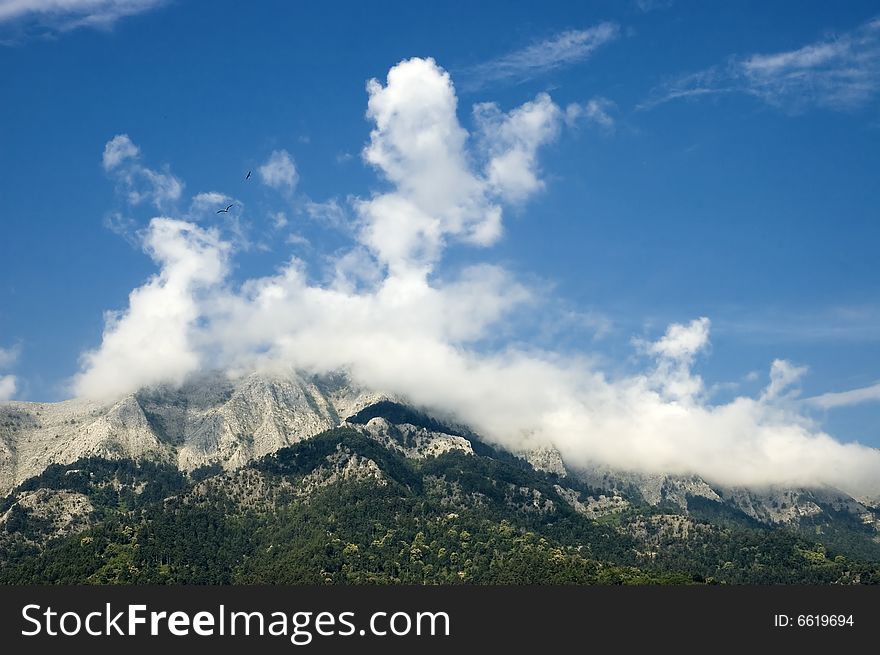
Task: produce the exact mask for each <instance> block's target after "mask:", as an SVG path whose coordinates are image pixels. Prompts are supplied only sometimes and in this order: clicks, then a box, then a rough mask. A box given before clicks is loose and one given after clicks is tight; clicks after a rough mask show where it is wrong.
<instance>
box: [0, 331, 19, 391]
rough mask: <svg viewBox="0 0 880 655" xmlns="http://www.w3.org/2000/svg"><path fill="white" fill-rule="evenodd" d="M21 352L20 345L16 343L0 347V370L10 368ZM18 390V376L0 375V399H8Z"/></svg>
mask: <svg viewBox="0 0 880 655" xmlns="http://www.w3.org/2000/svg"><path fill="white" fill-rule="evenodd" d="M20 353H21V346H20V345H19V344H16V345H14V346H12V347H11V348H0V371H3V370H4V369H8V368H11V367H12V366H13V365H14V364H15V363H16V362H17V361H18V356H19V354H20ZM17 390H18V378H16V377H15V376H14V375H0V401H3V400H9V399H10V398H12V397H13V396H14V395H15V392H16V391H17Z"/></svg>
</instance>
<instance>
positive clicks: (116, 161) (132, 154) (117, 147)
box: [103, 134, 141, 172]
mask: <svg viewBox="0 0 880 655" xmlns="http://www.w3.org/2000/svg"><path fill="white" fill-rule="evenodd" d="M140 154H141V151H140V148H138V147H137V146H136V145H135V144H133V143H132V142H131V138H129V136H128V135H127V134H117V135H116V136H114V137H113V138H112V139H110V140H109V141H108V142H107V144H106V145H105V146H104V157H103V164H104V170H105V171H108V172H109V171H112V170H113V169H114V168H116V167H118V166H119V165H120V164H121V163H122V162H124V161H125V160H126V159H137V158H138V157H139V156H140Z"/></svg>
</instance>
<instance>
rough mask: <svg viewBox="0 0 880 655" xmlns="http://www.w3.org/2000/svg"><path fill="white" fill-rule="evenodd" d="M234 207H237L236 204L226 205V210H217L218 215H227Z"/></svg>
mask: <svg viewBox="0 0 880 655" xmlns="http://www.w3.org/2000/svg"><path fill="white" fill-rule="evenodd" d="M233 207H235V203H233V204H231V205H226V209H218V210H217V213H218V214H226V213H227V212H228V211H229V210H230V209H232V208H233Z"/></svg>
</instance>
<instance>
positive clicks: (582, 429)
mask: <svg viewBox="0 0 880 655" xmlns="http://www.w3.org/2000/svg"><path fill="white" fill-rule="evenodd" d="M368 94H369V101H368V111H367V116H368V118H369V119H370V120H371V121H372V122H373V130H372V132H371V135H370V140H369V143H368V145H367V147H366V148H365V150H364V159H365V161H366V162H367V163H368V164H370V165H372V166H373V167H375V169H376V170H377V171H378V172H379V174H380V175H381V177H383V178H384V180H385V181H387V182H388V184H389V186H390V188H388V189H386V190H383V191H382V192H376V193H375V194H374V195H372V196H370V197H368V198H358V199H355V201H354V206H355V208H356V212H357V220H358V221H359V222H360V229H359V230H358V231H357V232H356V233H355V236H356V238H357V242H356V243H354V244H353V245H352V246H351V248H350V249H349V250H348V251H346V252H342V253H340V254H338V256H337V257H336V268H335V271H334V275H333V276H331V279H328V280H327V281H325V282H323V283H321V282H316V281H315V280H313V279H311V278H310V276H309V274H308V272H307V271H308V268H307V266H306V264H305V263H304V262H303V261H300V260H299V259H296V258H291V259H290V260H289V261H288V262H286V263H285V264H284V265H282V266H281V267H280V268H279V269H278V270H277V271H276V272H275V273H274V274H272V275H269V276H265V277H259V278H255V279H250V280H247V281H245V282H243V283H241V284H238V285H236V284H234V283H233V282H232V281H231V280H230V278H229V273H230V268H231V267H230V265H229V255H230V253H231V251H232V250H233V244H232V243H229V242H227V241H226V240H224V239H223V238H221V237H220V236H219V235H218V234H217V233H216V232H215V231H212V230H208V229H204V228H201V227H198V226H196V225H194V224H192V223H188V222H184V221H180V220H175V219H172V218H156V219H153V221H152V222H151V223H150V226H149V228H148V230H147V231H146V233H145V236H144V246H145V250H146V251H147V253H148V254H149V255H150V256H151V257H153V259H154V260H155V261H156V264H157V266H158V267H159V272H158V273H157V274H156V275H155V276H153V277H152V278H151V279H150V280H148V281H147V282H146V283H145V284H144V285H143V286H141V287H139V288H138V289H135V290H134V291H133V292H132V293H131V296H130V298H129V306H128V308H127V309H125V310H124V311H122V312H117V313H111V314H110V315H108V320H107V324H106V327H105V331H104V336H103V342H102V344H101V345H100V347H98V348H97V349H95V350H94V351H91V352H89V353H86V355H84V357H83V370H82V372H81V373H80V374H79V376H78V377H77V378H76V380H75V381H74V382H75V390H76V392H77V393H79V394H83V395H90V396H107V395H110V394H120V393H125V392H130V391H133V390H135V389H137V388H138V387H139V386H141V385H145V384H150V383H155V382H159V381H169V380H170V381H171V382H179V381H180V380H182V379H184V378H185V377H186V376H187V375H188V374H190V373H192V372H194V371H197V370H199V369H200V368H204V367H206V366H210V367H212V368H214V367H220V368H222V369H224V370H225V371H227V372H228V373H229V374H231V375H236V374H242V373H245V372H249V371H252V370H254V369H258V370H259V369H264V368H271V369H283V370H300V371H304V372H311V373H320V372H328V371H335V370H340V369H342V370H345V371H347V372H348V373H349V375H350V376H351V377H352V378H353V380H354V381H355V382H357V383H359V384H362V385H364V386H366V387H369V388H373V389H378V390H384V391H386V392H389V393H394V394H400V395H403V396H406V397H408V398H409V399H410V400H411V401H412V402H413V403H416V404H418V405H422V406H424V407H426V408H428V409H430V410H432V411H434V412H437V413H439V414H441V415H448V416H451V417H454V418H455V419H456V420H459V421H462V422H464V423H467V424H469V425H471V426H472V427H473V428H474V429H476V430H477V431H478V432H480V433H481V434H483V435H484V436H485V437H486V438H487V439H489V440H491V441H494V442H496V443H499V444H502V445H505V446H507V447H509V448H511V449H514V450H520V449H527V448H534V447H538V446H553V447H555V448H557V449H559V451H560V452H561V454H562V456H563V458H564V459H565V461H566V462H567V463H568V464H569V465H570V466H572V467H581V466H589V465H592V464H602V465H606V466H611V467H615V468H619V469H625V470H635V471H644V472H667V473H678V474H698V475H702V476H703V477H705V478H706V479H708V480H710V481H713V482H716V483H720V484H728V485H746V486H760V485H768V484H786V485H832V486H836V487H839V488H841V489H843V490H844V491H848V492H850V493H859V494H861V493H877V492H878V491H880V476H878V474H877V471H878V470H880V451H878V450H876V449H871V448H867V447H864V446H860V445H857V444H843V443H840V442H839V441H836V440H835V439H833V438H832V437H831V436H830V435H828V434H826V433H824V432H823V431H822V429H821V428H820V427H819V426H818V425H817V424H815V423H814V422H813V421H812V420H811V419H810V418H809V417H807V416H806V415H804V414H802V413H800V405H799V404H798V403H796V402H791V397H792V392H791V391H790V389H791V388H792V385H793V384H794V382H796V380H797V378H798V377H799V376H800V375H802V374H803V370H802V369H800V368H799V367H796V366H793V365H791V364H789V363H788V362H783V361H781V360H777V361H776V362H773V364H772V367H771V372H770V384H769V385H768V387H767V388H766V389H765V390H764V391H763V392H762V393H761V394H760V395H759V396H757V397H746V396H739V397H736V398H734V399H733V400H731V401H729V402H725V403H721V404H713V403H712V402H710V398H711V393H709V392H707V391H706V389H705V385H704V383H703V380H702V378H701V377H700V375H699V374H698V373H697V372H696V370H695V369H696V366H697V365H698V363H699V361H700V358H701V356H705V355H706V353H707V350H708V348H709V345H710V334H711V323H710V321H709V319H708V318H706V317H701V318H697V319H695V320H693V321H690V322H682V323H674V324H672V325H670V326H669V327H668V328H667V329H666V331H665V333H663V334H661V335H656V336H655V337H654V338H653V339H643V340H641V341H637V342H636V346H637V349H638V350H639V352H640V353H641V354H642V355H643V356H644V357H645V358H646V359H645V363H644V366H643V367H642V368H641V370H637V371H635V372H629V373H617V374H614V375H612V374H609V373H607V372H605V371H603V370H602V369H601V367H599V366H598V365H597V364H596V362H595V361H594V359H593V358H592V357H591V356H590V355H589V353H584V354H582V355H577V354H572V353H571V352H568V353H556V352H552V351H547V350H539V349H537V348H534V347H528V346H524V345H522V344H519V343H512V342H508V341H506V340H504V339H499V335H502V334H503V330H502V328H503V326H504V325H506V324H508V323H509V322H510V321H511V320H514V319H515V318H516V317H517V316H518V315H520V314H522V313H526V314H534V313H535V312H536V311H539V310H540V308H541V300H542V299H541V297H540V295H541V294H540V293H536V292H535V291H534V290H532V289H530V288H528V287H527V286H525V285H523V284H522V283H521V282H519V281H518V280H517V279H515V277H514V276H512V275H511V274H510V273H509V272H508V271H506V270H504V269H503V268H500V267H498V266H491V265H486V264H482V265H471V266H468V267H466V268H464V269H462V270H460V271H458V272H457V273H449V272H446V271H445V269H444V272H443V274H442V275H441V274H440V272H439V271H438V268H437V263H438V262H439V261H440V258H441V256H442V254H443V251H444V248H445V247H446V246H447V244H448V243H449V242H450V241H451V240H457V241H461V242H465V243H469V244H472V245H477V246H485V245H487V244H490V243H492V242H493V241H494V240H496V239H497V238H498V236H499V235H500V232H501V221H502V209H503V207H504V206H505V204H507V203H511V202H522V200H523V199H524V198H525V197H526V196H528V195H529V194H531V193H535V192H536V191H537V190H538V189H540V187H541V183H540V177H539V171H538V162H537V157H536V154H535V153H536V152H537V149H538V148H539V147H540V146H541V145H542V144H545V143H547V142H548V141H549V140H552V139H553V138H555V136H556V134H557V132H558V129H559V122H560V121H561V120H562V112H561V111H560V110H559V108H558V107H556V106H555V105H554V104H553V103H552V100H550V98H549V96H543V95H542V96H538V97H537V98H536V99H534V100H533V101H530V102H527V103H526V104H524V105H522V106H521V107H518V108H515V109H513V110H511V111H509V112H503V111H502V110H501V109H499V108H498V107H494V106H487V105H481V106H479V107H478V108H477V111H476V116H477V121H476V123H477V132H476V134H474V135H469V134H468V133H467V131H466V130H465V129H464V128H463V127H462V125H461V124H460V123H459V121H458V118H457V98H456V95H455V91H454V88H453V86H452V83H451V80H450V78H449V76H448V75H447V74H446V72H445V71H443V70H442V69H441V68H439V67H438V66H437V65H436V63H434V62H433V61H431V60H427V59H419V60H408V61H404V62H401V63H400V64H398V65H397V66H395V67H394V68H392V69H391V71H390V72H389V74H388V77H387V80H386V83H385V84H382V83H380V82H378V81H375V80H374V81H371V82H370V83H369V85H368ZM512 152H514V153H518V154H517V155H516V156H515V157H513V159H516V160H517V161H516V166H518V167H519V169H518V172H517V174H516V175H513V174H508V173H507V172H505V173H504V174H500V173H498V172H497V170H498V169H497V167H493V162H498V161H504V158H505V157H507V156H509V153H512ZM506 170H507V171H512V170H516V167H514V166H512V165H511V167H510V168H508V169H506Z"/></svg>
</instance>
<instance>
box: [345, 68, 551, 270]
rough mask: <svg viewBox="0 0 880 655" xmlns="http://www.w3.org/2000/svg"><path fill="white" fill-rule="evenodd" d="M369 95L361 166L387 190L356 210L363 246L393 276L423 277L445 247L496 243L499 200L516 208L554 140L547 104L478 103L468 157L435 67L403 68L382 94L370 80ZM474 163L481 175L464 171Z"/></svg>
mask: <svg viewBox="0 0 880 655" xmlns="http://www.w3.org/2000/svg"><path fill="white" fill-rule="evenodd" d="M367 90H368V92H369V95H370V98H369V104H368V109H367V116H368V117H369V118H370V119H372V120H373V121H374V123H375V125H376V127H375V128H374V129H373V131H372V132H371V133H370V143H369V145H368V146H367V147H366V148H365V149H364V159H365V160H366V161H367V162H369V163H370V164H372V165H373V166H375V167H376V168H377V169H379V170H380V171H381V172H382V174H383V175H384V177H385V178H387V179H388V181H390V182H391V183H392V184H393V185H394V190H393V191H391V192H388V193H384V194H377V195H375V196H373V197H372V198H370V199H369V200H361V201H359V202H357V203H355V207H356V210H357V212H358V214H359V217H360V220H361V233H360V240H361V241H362V243H363V244H364V245H365V246H367V247H368V248H369V249H370V250H371V251H372V252H373V253H374V254H375V255H376V256H377V258H378V259H379V260H380V261H381V262H382V263H384V264H386V265H388V266H389V267H391V269H392V270H393V271H394V272H396V273H400V272H401V271H403V270H404V269H409V270H410V271H412V272H415V271H421V273H422V274H424V273H425V272H427V271H428V270H429V269H430V267H431V266H433V264H434V263H435V262H436V261H437V259H438V258H439V256H440V253H441V252H442V250H443V248H444V246H445V244H446V242H447V240H448V239H456V240H459V241H463V242H467V243H472V244H476V245H482V246H486V245H490V244H492V243H494V242H495V241H496V240H497V239H498V238H499V237H500V236H501V231H502V225H501V211H502V210H501V206H500V205H499V204H498V201H499V200H516V201H521V200H523V199H525V198H526V197H527V196H528V195H529V194H531V193H533V192H534V191H536V190H537V189H539V188H541V186H542V184H541V182H540V181H539V180H538V178H537V171H536V160H535V151H536V149H537V148H538V147H539V146H540V145H542V144H543V143H545V142H547V141H548V140H550V139H551V138H553V137H554V136H555V135H556V133H557V132H558V126H557V123H558V121H559V119H560V113H561V112H560V111H559V109H558V107H556V105H554V104H553V102H552V101H551V100H550V98H549V96H546V95H545V94H541V95H539V96H538V97H537V98H536V99H535V100H534V101H533V102H530V103H526V104H524V105H523V106H521V107H519V108H516V109H514V110H513V111H512V112H510V113H508V114H505V113H502V112H501V111H500V110H499V109H498V108H497V107H496V106H495V105H493V104H483V105H478V106H477V107H476V108H475V113H476V115H477V119H478V123H479V126H480V129H481V136H480V139H479V143H480V146H481V147H482V152H469V151H468V149H467V146H468V137H469V135H468V133H467V131H466V130H465V129H464V128H463V127H462V126H461V124H460V123H459V121H458V116H457V113H456V112H457V105H458V100H457V98H456V95H455V90H454V88H453V86H452V82H451V80H450V77H449V74H448V73H447V72H446V71H444V70H443V69H442V68H440V67H439V66H437V64H436V63H435V62H434V60H432V59H410V60H407V61H403V62H401V63H400V64H398V65H397V66H395V67H394V68H392V69H391V70H390V71H389V73H388V79H387V84H386V85H385V86H382V84H381V83H380V82H378V81H377V80H371V81H370V83H369V84H368V86H367ZM480 155H482V158H483V159H484V160H485V161H486V165H485V170H484V171H483V172H477V171H475V170H473V168H472V166H471V163H470V162H471V160H472V159H475V158H478V157H479V156H480Z"/></svg>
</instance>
